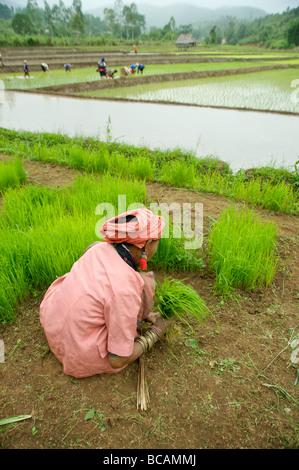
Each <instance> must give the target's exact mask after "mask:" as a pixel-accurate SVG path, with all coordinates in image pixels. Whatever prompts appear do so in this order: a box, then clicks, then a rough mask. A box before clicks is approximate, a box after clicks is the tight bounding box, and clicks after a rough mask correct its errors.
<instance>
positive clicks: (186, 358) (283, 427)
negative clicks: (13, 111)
mask: <svg viewBox="0 0 299 470" xmlns="http://www.w3.org/2000/svg"><path fill="white" fill-rule="evenodd" d="M2 158H6V157H5V156H2ZM24 166H25V168H26V170H27V171H28V175H29V181H30V183H32V184H36V183H40V184H50V185H51V186H54V187H55V186H61V185H65V184H69V183H71V182H72V181H73V180H74V177H75V176H76V174H77V173H78V172H76V171H73V170H71V169H69V168H66V167H62V168H61V167H56V166H55V165H48V164H44V163H34V162H25V161H24ZM147 200H148V202H167V203H168V204H171V202H191V203H195V202H202V203H203V205H204V206H203V207H204V231H205V233H206V234H208V232H209V229H210V226H211V223H212V222H213V220H215V219H217V218H218V217H219V216H220V214H221V211H222V210H223V209H224V208H226V207H227V206H228V205H229V204H230V203H231V201H229V200H228V199H227V198H225V197H221V196H216V195H213V194H208V193H202V194H198V193H195V192H190V191H185V190H178V189H175V188H171V187H167V186H165V185H161V184H158V183H148V184H147ZM258 212H259V214H260V215H261V216H262V217H263V218H264V220H274V221H275V222H276V223H277V224H278V225H280V226H281V227H282V230H281V234H280V240H279V252H280V256H281V259H282V261H281V270H280V271H278V272H277V274H276V277H275V280H274V282H273V284H272V285H271V286H270V287H269V288H267V289H261V290H258V291H254V292H244V291H238V292H236V293H235V294H236V295H235V297H233V298H230V299H225V300H223V299H221V298H220V297H218V296H217V295H216V294H215V293H214V291H213V276H212V275H211V273H209V271H208V269H207V268H205V269H204V270H203V272H202V273H201V274H198V273H196V274H188V273H182V274H180V273H175V274H174V277H178V278H181V279H186V282H188V283H190V284H191V285H193V287H194V288H195V289H196V290H197V291H198V293H199V294H200V295H201V296H202V298H203V299H204V300H205V301H206V302H207V303H208V305H209V307H210V309H211V310H212V312H213V315H214V317H215V318H213V317H210V318H209V319H208V321H207V322H206V323H205V324H203V325H202V326H201V327H200V328H197V327H196V334H195V335H191V336H190V333H189V332H188V331H187V330H186V329H185V328H184V326H183V325H181V324H178V325H177V326H176V328H175V330H174V332H173V334H172V335H171V336H170V337H169V338H168V339H164V340H163V341H162V342H161V343H159V344H158V345H156V347H154V348H153V349H152V350H151V351H150V352H149V353H148V354H147V357H146V378H147V381H148V384H149V390H150V399H151V402H150V408H149V410H148V411H143V412H141V411H137V409H136V387H137V370H138V365H137V363H134V364H132V365H131V366H129V367H128V368H126V369H125V370H123V371H122V372H121V373H119V374H115V375H114V374H113V375H109V374H107V375H102V376H95V377H91V378H87V379H82V380H76V379H74V378H72V377H69V376H66V375H64V373H63V371H62V367H61V365H60V364H59V362H58V361H57V360H56V359H55V357H54V356H53V354H52V353H51V352H50V351H49V348H48V345H47V341H46V339H45V335H44V333H43V330H42V328H41V325H40V323H39V304H40V302H41V300H42V298H43V295H44V292H36V293H35V296H33V297H32V298H31V299H29V300H28V301H27V302H25V303H24V304H23V305H21V306H20V307H19V308H18V320H17V322H16V323H15V324H13V325H0V338H1V339H2V340H3V341H4V344H5V363H4V364H0V367H1V368H0V374H1V394H0V409H1V410H2V411H1V416H0V418H4V417H10V416H17V415H21V414H28V415H31V416H32V417H31V418H30V419H28V420H25V421H21V422H19V423H15V424H12V425H10V426H5V427H4V426H3V427H2V429H0V443H1V444H0V445H1V446H2V447H4V448H10V449H13V448H34V449H37V448H96V449H99V448H101V449H139V448H141V449H142V448H143V449H202V448H209V449H213V448H215V449H219V448H250V449H251V448H264V449H272V448H282V447H284V448H285V447H287V448H288V447H290V448H295V447H296V446H298V433H296V426H295V424H294V423H296V421H297V422H298V410H297V408H296V404H295V402H294V399H295V398H296V392H297V388H296V386H295V385H294V383H295V379H296V369H295V367H294V365H292V363H291V361H290V356H291V353H292V349H291V348H290V346H288V342H289V340H290V335H291V334H292V331H293V330H292V329H293V328H295V327H296V325H297V324H298V306H297V298H296V293H297V290H296V281H297V277H298V266H297V265H298V263H297V260H296V257H297V256H298V228H299V224H298V218H294V217H291V216H287V215H281V214H273V213H271V212H269V211H266V210H259V211H258ZM156 275H157V279H158V280H160V279H162V278H163V277H164V276H165V274H163V273H162V272H157V273H156ZM215 320H217V323H218V325H217V324H216V321H215ZM297 334H298V331H297ZM190 338H192V339H196V340H197V341H198V347H196V348H195V349H192V348H191V347H190V346H188V344H189V343H188V341H189V340H190ZM89 410H96V411H97V412H98V413H95V414H94V417H93V418H91V419H89V420H85V419H84V418H85V416H86V413H87V412H88V411H89Z"/></svg>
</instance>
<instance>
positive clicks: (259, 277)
mask: <svg viewBox="0 0 299 470" xmlns="http://www.w3.org/2000/svg"><path fill="white" fill-rule="evenodd" d="M277 235H278V228H277V227H276V226H275V224H274V223H272V222H268V223H263V222H262V221H261V220H260V219H259V217H258V216H257V215H256V214H254V212H253V211H252V210H251V211H249V210H248V209H246V208H243V209H241V210H237V209H236V208H234V207H230V208H228V209H226V210H225V211H223V212H222V214H221V217H220V219H219V220H218V221H217V222H216V223H215V224H214V226H213V228H212V231H211V234H210V239H209V244H208V256H209V266H210V268H211V269H212V270H213V272H214V273H215V275H216V281H215V287H216V289H217V290H218V291H219V292H220V293H221V294H228V293H230V292H231V291H232V290H233V289H236V288H244V289H254V288H256V287H263V286H267V285H269V284H270V282H272V280H273V278H274V275H275V272H276V267H277V262H278V255H277V250H276V238H277Z"/></svg>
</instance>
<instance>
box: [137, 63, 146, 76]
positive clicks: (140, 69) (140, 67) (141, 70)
mask: <svg viewBox="0 0 299 470" xmlns="http://www.w3.org/2000/svg"><path fill="white" fill-rule="evenodd" d="M136 67H137V73H139V72H140V73H141V74H143V70H144V69H145V65H143V64H138V63H137V64H136Z"/></svg>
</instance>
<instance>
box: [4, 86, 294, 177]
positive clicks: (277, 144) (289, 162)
mask: <svg viewBox="0 0 299 470" xmlns="http://www.w3.org/2000/svg"><path fill="white" fill-rule="evenodd" d="M0 127H3V128H6V129H14V130H17V131H31V132H52V133H61V134H65V135H68V136H70V137H72V136H75V135H76V136H77V135H79V136H84V137H96V138H99V139H100V140H107V139H111V140H113V141H117V142H120V143H126V144H129V145H135V146H146V147H148V148H150V149H156V148H159V149H161V150H165V149H175V148H181V149H184V150H186V151H192V152H194V154H195V155H196V156H198V157H202V156H209V155H213V156H215V157H218V158H220V159H221V160H223V161H226V162H227V163H229V164H230V166H231V168H232V169H233V170H237V169H239V168H244V169H246V168H250V167H258V166H265V165H268V164H275V166H277V167H278V166H285V167H290V166H293V165H294V164H295V162H296V161H297V160H298V157H299V146H298V135H299V132H298V131H299V116H291V115H282V114H275V113H263V112H255V111H237V110H227V109H216V108H214V109H213V108H199V107H193V106H184V105H163V104H157V103H141V102H118V101H104V100H91V99H82V98H80V99H79V98H78V99H76V98H64V97H55V96H49V95H42V94H33V93H23V92H13V91H5V92H4V93H3V94H2V102H1V103H0Z"/></svg>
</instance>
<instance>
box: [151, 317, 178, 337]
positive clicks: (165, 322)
mask: <svg viewBox="0 0 299 470" xmlns="http://www.w3.org/2000/svg"><path fill="white" fill-rule="evenodd" d="M154 325H155V326H156V327H157V328H159V330H160V331H161V332H162V334H164V333H168V332H169V331H170V330H171V329H172V328H173V327H174V325H175V317H171V318H163V317H162V316H160V317H159V318H157V320H156V322H155V323H154Z"/></svg>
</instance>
